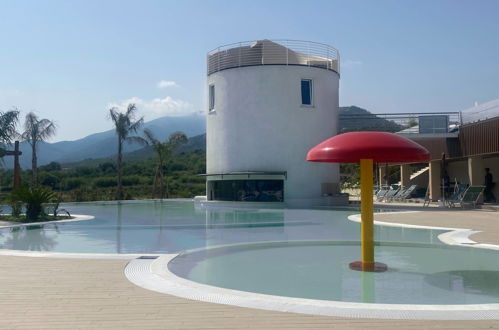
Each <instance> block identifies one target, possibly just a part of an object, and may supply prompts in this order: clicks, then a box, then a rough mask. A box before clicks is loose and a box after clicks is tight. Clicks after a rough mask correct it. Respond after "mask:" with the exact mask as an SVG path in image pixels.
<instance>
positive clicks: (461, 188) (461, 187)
mask: <svg viewBox="0 0 499 330" xmlns="http://www.w3.org/2000/svg"><path fill="white" fill-rule="evenodd" d="M467 188H468V185H467V184H466V183H460V184H457V185H456V186H455V187H454V192H453V193H452V195H450V196H449V197H447V198H446V199H445V202H446V203H447V206H448V207H452V204H453V203H457V202H459V201H460V200H461V199H462V198H463V194H464V192H465V191H466V189H467Z"/></svg>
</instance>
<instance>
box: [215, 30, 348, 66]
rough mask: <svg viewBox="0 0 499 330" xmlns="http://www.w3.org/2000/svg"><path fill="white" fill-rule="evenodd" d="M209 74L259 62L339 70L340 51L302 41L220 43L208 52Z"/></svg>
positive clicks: (260, 63)
mask: <svg viewBox="0 0 499 330" xmlns="http://www.w3.org/2000/svg"><path fill="white" fill-rule="evenodd" d="M207 64H208V70H207V71H208V75H210V74H212V73H214V72H218V71H221V70H225V69H230V68H237V67H244V66H255V65H303V66H310V67H317V68H323V69H326V70H332V71H335V72H338V73H339V70H340V54H339V52H338V50H337V49H336V48H334V47H331V46H329V45H326V44H321V43H317V42H311V41H300V40H267V39H265V40H255V41H243V42H238V43H234V44H229V45H224V46H220V47H218V48H216V49H214V50H212V51H210V52H209V53H208V60H207Z"/></svg>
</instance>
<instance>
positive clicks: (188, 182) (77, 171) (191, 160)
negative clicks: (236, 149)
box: [0, 106, 401, 202]
mask: <svg viewBox="0 0 499 330" xmlns="http://www.w3.org/2000/svg"><path fill="white" fill-rule="evenodd" d="M352 114H353V115H362V117H363V118H364V117H369V119H368V120H355V119H352V118H351V117H349V116H346V117H342V116H343V115H352ZM196 120H197V119H196ZM158 122H159V121H158ZM373 125H374V126H375V127H378V130H385V131H396V130H399V129H400V128H401V127H400V126H399V125H397V124H396V123H394V122H391V121H387V120H385V119H382V118H377V117H376V116H375V115H373V114H371V113H370V112H369V111H367V110H365V109H362V108H358V107H355V106H351V107H341V108H340V118H339V127H338V131H339V132H347V131H358V130H366V128H367V127H370V128H372V127H373ZM198 126H199V125H198ZM149 127H151V125H150V126H149ZM173 129H182V127H176V126H175V127H169V131H170V130H173ZM370 130H372V129H370ZM156 131H161V129H160V128H159V127H156ZM99 134H101V133H98V134H94V135H93V136H90V137H87V138H85V139H82V141H83V140H85V141H87V140H93V139H95V136H99ZM104 135H105V136H106V137H107V138H109V139H111V138H112V139H113V143H112V144H108V145H106V148H107V149H109V148H115V143H114V140H115V139H116V138H115V137H114V138H113V137H112V135H111V134H110V132H106V133H105V134H104ZM108 135H111V136H109V137H108ZM163 135H164V134H163ZM99 137H100V136H99ZM102 141H103V140H101V142H102ZM74 152H77V150H74ZM205 153H206V134H200V135H197V136H193V137H191V138H189V139H188V141H187V143H185V144H182V145H179V146H178V148H177V149H176V151H175V153H174V155H173V157H172V159H171V160H170V161H168V163H167V164H166V166H165V173H166V183H167V196H168V197H169V198H179V197H182V198H192V197H194V196H196V195H204V194H205V177H203V176H200V175H199V174H203V173H205V170H206V155H205ZM156 157H157V156H156V154H155V153H154V151H153V150H152V148H151V147H150V146H148V147H144V148H141V149H136V150H133V151H131V152H127V153H126V154H125V155H124V168H123V175H124V177H123V185H124V188H125V199H145V198H153V177H154V173H155V167H156V166H157V158H156ZM21 158H22V159H29V157H28V155H26V154H23V156H22V157H21ZM57 159H60V158H57ZM4 161H5V162H10V161H11V159H5V160H4ZM345 166H346V165H343V166H342V172H345V173H347V172H348V173H350V172H352V173H356V167H355V166H354V167H353V168H352V169H350V170H348V169H349V168H345ZM352 170H353V171H352ZM352 173H350V174H352ZM116 175H117V169H116V157H115V155H113V154H110V155H109V156H107V157H95V158H87V159H84V160H80V161H75V162H57V161H52V162H50V163H49V164H47V165H43V166H40V167H39V183H40V185H41V186H42V187H43V186H45V187H49V188H51V189H52V190H53V191H55V192H56V193H57V194H58V195H59V197H60V198H61V200H62V201H77V202H81V201H95V200H113V199H114V198H115V191H116V184H117V182H116ZM30 178H31V170H24V171H23V172H22V184H23V186H25V187H27V186H29V182H30ZM348 178H349V179H348V180H349V181H352V178H350V176H348ZM12 180H13V171H12V170H11V169H5V168H4V169H0V191H1V194H0V198H1V199H2V200H3V201H5V200H6V197H7V195H8V193H9V192H10V191H11V189H12V184H13V182H12ZM353 181H357V180H353Z"/></svg>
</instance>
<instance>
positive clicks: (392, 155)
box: [307, 132, 430, 163]
mask: <svg viewBox="0 0 499 330" xmlns="http://www.w3.org/2000/svg"><path fill="white" fill-rule="evenodd" d="M361 159H372V160H373V161H374V162H375V163H408V162H427V161H429V160H430V153H429V152H428V150H426V149H425V148H423V147H422V146H420V145H419V144H417V143H416V142H414V141H411V140H409V139H407V138H405V137H402V136H400V135H396V134H393V133H386V132H351V133H345V134H340V135H336V136H333V137H332V138H329V139H327V140H325V141H323V142H321V143H319V144H318V145H316V146H315V147H313V148H312V149H310V150H309V152H308V154H307V160H308V161H311V162H331V163H358V162H359V161H360V160H361Z"/></svg>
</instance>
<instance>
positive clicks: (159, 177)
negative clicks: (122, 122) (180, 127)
mask: <svg viewBox="0 0 499 330" xmlns="http://www.w3.org/2000/svg"><path fill="white" fill-rule="evenodd" d="M144 134H145V136H146V140H147V142H148V144H150V145H151V146H152V148H153V150H154V152H156V155H157V156H158V164H157V166H156V171H155V173H154V188H153V195H154V196H157V195H158V194H157V191H158V183H159V197H160V198H164V193H165V188H164V186H165V180H164V177H165V175H164V168H165V165H166V163H167V162H168V161H169V159H170V157H171V155H172V153H173V151H174V150H175V148H176V147H177V146H178V145H180V144H182V143H186V142H187V136H186V135H185V134H184V133H183V132H174V133H172V134H171V135H170V137H169V138H168V140H167V141H164V142H161V141H159V140H158V139H156V137H155V136H154V134H153V133H152V132H151V131H150V130H149V129H145V130H144ZM167 187H168V185H167ZM166 198H168V189H166Z"/></svg>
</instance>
